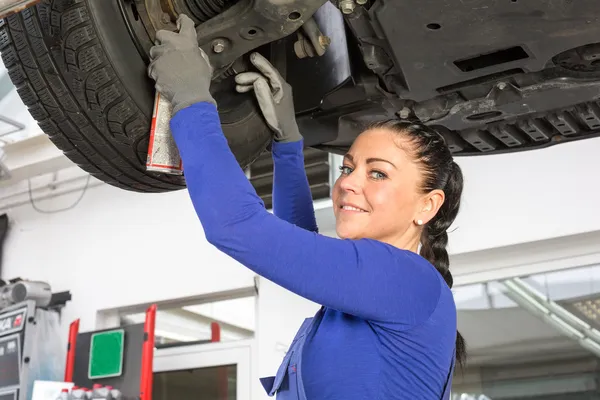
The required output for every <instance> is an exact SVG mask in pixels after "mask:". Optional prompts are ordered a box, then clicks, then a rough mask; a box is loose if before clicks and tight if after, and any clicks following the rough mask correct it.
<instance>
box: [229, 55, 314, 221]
mask: <svg viewBox="0 0 600 400" xmlns="http://www.w3.org/2000/svg"><path fill="white" fill-rule="evenodd" d="M250 61H251V62H252V64H253V65H254V66H255V67H256V69H257V71H259V72H252V71H251V72H242V73H240V74H238V75H236V77H235V81H236V83H237V85H236V89H237V91H238V92H241V93H245V92H250V91H253V92H254V95H255V96H256V99H257V101H258V104H259V106H260V109H261V111H262V114H263V116H264V117H265V121H266V122H267V125H269V127H270V128H271V130H272V131H273V133H274V141H273V164H274V177H273V212H274V213H275V215H276V216H278V217H279V218H281V219H283V220H285V221H288V222H290V223H292V224H294V225H297V226H299V227H301V228H304V229H307V230H309V231H314V232H316V231H317V223H316V221H315V210H314V207H313V201H312V194H311V192H310V187H309V185H308V179H307V177H306V171H305V169H304V154H303V152H302V148H303V144H304V140H303V138H302V135H300V131H299V129H298V124H297V123H296V116H295V111H294V99H293V96H292V88H291V86H290V85H289V84H288V83H287V82H286V81H285V80H284V79H283V77H282V76H281V75H280V74H279V72H278V71H277V70H276V69H275V68H274V67H273V65H271V63H269V61H267V59H265V58H264V57H263V56H261V55H260V54H258V53H253V54H251V55H250Z"/></svg>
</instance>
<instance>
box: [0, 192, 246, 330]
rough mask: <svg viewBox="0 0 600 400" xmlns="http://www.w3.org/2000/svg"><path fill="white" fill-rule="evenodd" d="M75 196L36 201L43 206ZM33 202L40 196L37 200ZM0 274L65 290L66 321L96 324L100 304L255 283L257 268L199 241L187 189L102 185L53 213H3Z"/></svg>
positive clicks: (51, 206) (50, 206) (145, 300)
mask: <svg viewBox="0 0 600 400" xmlns="http://www.w3.org/2000/svg"><path fill="white" fill-rule="evenodd" d="M77 196H78V194H76V193H73V194H70V195H69V196H64V197H63V198H60V199H54V200H48V201H42V202H39V207H40V208H43V209H45V210H48V209H57V208H61V207H64V206H65V205H68V204H70V203H71V202H72V201H73V200H74V199H76V198H77ZM36 203H37V202H36ZM8 215H9V218H10V220H11V229H10V231H9V236H8V239H7V242H6V244H5V256H4V262H3V271H2V277H3V278H13V277H16V276H21V277H23V278H30V279H39V280H45V281H47V282H49V283H50V284H51V286H52V288H53V290H54V291H61V290H70V291H71V292H72V294H73V301H72V302H71V303H69V305H68V307H67V308H66V310H65V320H66V321H70V320H73V319H75V318H79V317H80V318H81V319H82V320H81V330H89V329H93V328H94V327H95V316H96V311H97V310H102V309H110V308H117V307H122V306H129V305H135V304H140V303H149V302H155V301H161V300H168V299H173V298H185V297H190V296H198V295H202V294H206V293H213V292H221V291H226V290H233V289H237V288H244V287H252V286H254V274H253V273H252V272H251V271H250V270H248V269H247V268H244V267H243V266H241V265H240V264H238V263H237V262H236V261H234V260H233V259H231V258H229V257H228V256H226V255H224V254H222V253H220V252H219V251H217V250H216V249H215V248H214V247H213V246H211V245H209V244H208V242H206V241H205V239H204V234H203V231H202V227H201V225H200V223H199V221H198V218H197V216H196V215H195V213H194V211H193V209H192V206H191V203H190V201H189V198H188V195H187V192H186V191H180V192H173V193H167V194H157V195H148V194H137V193H132V192H127V191H124V190H119V189H116V188H113V187H110V186H107V185H103V186H99V187H94V188H92V189H89V190H88V192H87V193H86V194H85V196H84V197H83V200H82V201H81V203H80V204H79V205H78V206H77V207H75V208H74V209H72V210H69V211H66V212H62V213H58V214H40V213H37V212H36V211H34V210H33V209H32V207H31V206H30V205H24V206H20V207H18V208H14V209H12V210H9V211H8Z"/></svg>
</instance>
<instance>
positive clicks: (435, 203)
mask: <svg viewBox="0 0 600 400" xmlns="http://www.w3.org/2000/svg"><path fill="white" fill-rule="evenodd" d="M444 200H446V195H445V194H444V191H443V190H440V189H436V190H432V191H431V192H429V193H427V194H426V195H425V196H423V198H422V200H421V202H420V207H419V208H420V209H419V210H417V215H416V217H415V221H422V222H423V225H424V224H426V223H428V222H429V221H431V220H432V219H433V217H435V215H436V214H437V213H438V211H439V210H440V208H441V207H442V204H444Z"/></svg>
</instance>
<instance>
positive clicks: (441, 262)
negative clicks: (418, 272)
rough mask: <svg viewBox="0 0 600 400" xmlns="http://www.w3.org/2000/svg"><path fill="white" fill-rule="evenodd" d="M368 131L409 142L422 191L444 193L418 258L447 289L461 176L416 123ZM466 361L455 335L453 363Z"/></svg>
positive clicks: (437, 136)
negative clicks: (390, 134) (392, 134)
mask: <svg viewBox="0 0 600 400" xmlns="http://www.w3.org/2000/svg"><path fill="white" fill-rule="evenodd" d="M371 128H385V129H390V130H391V131H394V132H397V133H398V134H400V135H402V136H404V137H406V138H408V139H410V141H411V142H412V144H413V145H414V146H413V156H414V159H415V161H416V162H417V163H418V164H419V166H420V167H421V172H422V176H423V183H422V188H421V189H422V191H423V192H424V193H427V192H430V191H432V190H435V189H442V190H443V191H444V195H445V200H444V203H443V204H442V206H441V207H440V209H439V210H438V212H437V214H436V215H435V216H434V217H433V218H432V219H431V220H430V221H429V222H428V223H427V224H426V225H425V227H424V229H423V232H422V234H421V250H420V254H421V256H422V257H423V258H425V259H426V260H428V261H429V262H430V263H431V264H432V265H433V266H434V267H435V268H436V269H437V270H438V272H439V273H440V274H441V275H442V277H443V278H444V281H445V282H446V284H447V285H448V287H450V288H452V284H453V283H454V281H453V278H452V273H451V272H450V259H449V257H448V252H447V250H446V246H447V244H448V233H447V230H448V228H449V227H450V225H452V223H453V222H454V219H455V218H456V216H457V214H458V210H459V208H460V199H461V195H462V189H463V175H462V171H461V169H460V167H459V166H458V165H457V164H456V163H455V162H454V160H453V158H452V153H451V152H450V150H449V149H448V146H447V145H446V141H445V139H444V137H443V136H442V134H441V133H439V132H438V131H437V130H436V129H434V128H432V127H430V126H427V125H424V124H421V123H419V122H413V121H411V122H407V121H398V120H387V121H382V122H378V123H375V124H373V125H372V126H371ZM466 358H467V352H466V344H465V340H464V338H463V337H462V335H461V334H460V332H457V333H456V360H457V361H458V363H459V365H460V366H461V367H463V366H464V364H465V361H466Z"/></svg>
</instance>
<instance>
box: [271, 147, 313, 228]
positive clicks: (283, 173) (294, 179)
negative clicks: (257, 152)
mask: <svg viewBox="0 0 600 400" xmlns="http://www.w3.org/2000/svg"><path fill="white" fill-rule="evenodd" d="M302 145H303V141H302V140H300V141H295V142H287V143H284V142H274V143H273V172H274V176H273V213H274V214H275V215H276V216H277V217H279V218H281V219H283V220H284V221H287V222H289V223H291V224H294V225H297V226H299V227H300V228H304V229H306V230H309V231H312V232H317V231H318V227H317V221H316V219H315V209H314V206H313V199H312V193H311V191H310V186H309V184H308V178H307V177H306V170H305V169H304V154H303V152H302V147H303V146H302Z"/></svg>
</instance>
